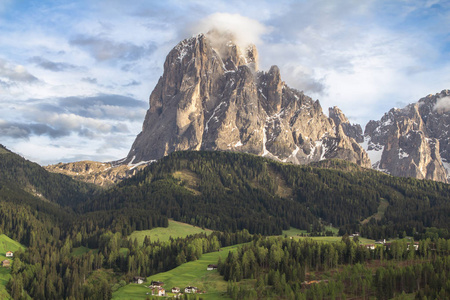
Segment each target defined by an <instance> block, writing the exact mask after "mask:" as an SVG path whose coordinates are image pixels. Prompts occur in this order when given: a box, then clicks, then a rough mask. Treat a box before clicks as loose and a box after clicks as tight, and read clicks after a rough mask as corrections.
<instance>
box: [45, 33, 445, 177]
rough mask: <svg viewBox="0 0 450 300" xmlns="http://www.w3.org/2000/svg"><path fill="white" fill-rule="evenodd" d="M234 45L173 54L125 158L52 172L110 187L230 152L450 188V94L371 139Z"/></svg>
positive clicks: (399, 115)
mask: <svg viewBox="0 0 450 300" xmlns="http://www.w3.org/2000/svg"><path fill="white" fill-rule="evenodd" d="M232 40H233V37H232V36H225V37H224V35H223V33H218V32H214V31H213V32H209V33H208V34H207V35H203V34H200V35H198V36H195V37H192V38H190V39H186V40H184V41H182V42H180V43H179V44H178V45H177V46H175V48H174V49H172V51H170V53H169V54H168V56H167V58H166V61H165V63H164V73H163V76H162V77H161V78H160V79H159V81H158V83H157V85H156V87H155V89H154V90H153V92H152V93H151V95H150V108H149V110H148V111H147V115H146V117H145V120H144V124H143V127H142V132H141V133H140V134H139V135H138V136H137V138H136V140H135V141H134V143H133V146H132V148H131V150H130V152H129V154H128V156H127V157H126V158H125V159H123V160H120V161H117V162H114V163H112V164H101V163H94V162H78V163H72V164H59V165H54V166H49V167H47V169H48V170H50V171H56V172H61V173H64V174H67V175H72V176H74V177H76V178H78V179H81V180H84V181H88V182H92V183H96V184H100V185H110V184H113V183H114V182H118V181H120V180H122V179H124V178H127V177H130V176H132V175H133V174H134V171H135V168H136V167H142V166H144V165H146V164H147V163H150V162H152V161H154V160H157V159H160V158H162V157H164V156H166V155H168V154H169V153H171V152H175V151H181V150H222V151H237V152H246V153H252V154H256V155H260V156H265V157H268V158H272V159H275V160H278V161H283V162H292V163H294V164H307V163H311V162H317V161H321V160H324V159H331V158H340V159H344V160H348V161H350V162H353V163H356V164H358V165H360V166H362V167H367V168H370V167H373V168H374V169H376V170H380V171H383V172H386V173H388V174H391V175H394V176H404V177H415V178H419V179H431V180H436V181H442V182H449V181H450V177H449V175H450V137H449V134H448V127H449V126H450V104H449V102H450V91H449V90H444V91H442V92H441V93H438V94H436V95H429V96H427V97H425V98H422V99H420V100H419V101H418V102H417V103H413V104H410V105H408V106H406V107H405V108H403V109H397V108H394V109H391V110H390V111H389V112H388V113H386V114H385V115H384V116H383V117H382V118H381V120H379V121H370V122H369V123H368V124H367V125H366V127H365V131H364V134H363V131H362V128H361V126H360V125H358V124H350V122H349V120H348V119H347V118H346V117H345V115H344V113H343V112H342V111H341V110H340V109H339V108H337V107H332V108H329V117H327V116H326V115H325V114H324V113H323V111H322V108H321V106H320V104H319V101H313V100H312V99H311V98H310V97H308V96H306V95H304V94H303V92H300V91H297V90H295V89H293V88H290V87H289V86H287V85H286V84H285V83H284V82H283V81H282V79H281V76H280V70H279V69H278V67H277V66H272V67H271V68H270V70H269V71H268V72H264V71H259V70H258V53H257V50H256V48H255V46H248V47H247V48H245V49H240V48H239V46H238V45H236V44H235V43H234V42H232ZM113 166H120V168H112V167H113Z"/></svg>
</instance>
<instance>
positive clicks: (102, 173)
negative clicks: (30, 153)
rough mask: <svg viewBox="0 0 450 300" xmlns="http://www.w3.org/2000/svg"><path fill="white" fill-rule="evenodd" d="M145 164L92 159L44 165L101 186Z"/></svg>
mask: <svg viewBox="0 0 450 300" xmlns="http://www.w3.org/2000/svg"><path fill="white" fill-rule="evenodd" d="M144 167H145V165H144V164H142V165H139V166H128V165H113V164H112V163H101V162H94V161H79V162H73V163H59V164H56V165H49V166H46V167H44V168H45V169H46V170H47V171H49V172H53V173H60V174H64V175H68V176H70V177H72V178H74V179H76V180H80V181H84V182H88V183H93V184H95V185H99V186H102V187H110V186H112V185H114V184H116V183H118V182H120V181H122V180H124V179H126V178H129V177H132V176H133V175H135V174H136V172H137V171H138V170H140V169H142V168H144Z"/></svg>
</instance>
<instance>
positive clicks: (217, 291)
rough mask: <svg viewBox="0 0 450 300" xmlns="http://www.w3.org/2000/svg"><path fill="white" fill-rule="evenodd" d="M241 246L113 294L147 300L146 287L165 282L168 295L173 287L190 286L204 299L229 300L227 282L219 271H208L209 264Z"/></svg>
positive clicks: (208, 255)
mask: <svg viewBox="0 0 450 300" xmlns="http://www.w3.org/2000/svg"><path fill="white" fill-rule="evenodd" d="M237 247H239V245H235V246H230V247H225V248H222V251H219V252H212V253H207V254H203V255H202V257H201V258H200V259H199V260H196V261H192V262H188V263H185V264H183V265H181V266H179V267H177V268H175V269H173V270H170V271H168V272H164V273H159V274H156V275H153V276H150V277H148V278H147V282H146V283H144V284H141V285H139V284H129V285H127V286H124V287H122V288H120V289H119V290H118V291H117V292H115V293H114V294H113V299H145V298H146V297H147V295H146V293H148V292H150V290H149V289H148V288H146V287H145V285H148V284H149V283H150V282H151V281H152V280H158V281H163V282H164V283H165V285H164V288H165V289H166V293H167V292H170V290H171V289H172V287H175V286H176V287H179V288H181V289H183V288H185V287H186V286H188V285H192V286H196V287H198V288H199V289H200V290H204V291H206V292H207V293H206V294H203V295H201V297H202V298H203V299H229V298H228V297H227V296H226V295H225V293H226V290H227V282H226V281H224V280H223V278H222V276H220V274H219V272H218V271H217V270H214V271H207V270H206V267H207V266H208V265H209V264H216V263H217V261H218V259H219V256H221V257H222V259H223V260H225V258H226V257H227V256H228V253H229V252H230V251H234V250H236V249H237Z"/></svg>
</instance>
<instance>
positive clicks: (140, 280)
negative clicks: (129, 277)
mask: <svg viewBox="0 0 450 300" xmlns="http://www.w3.org/2000/svg"><path fill="white" fill-rule="evenodd" d="M144 282H145V278H144V277H139V276H134V277H133V283H137V284H143V283H144Z"/></svg>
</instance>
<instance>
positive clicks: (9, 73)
mask: <svg viewBox="0 0 450 300" xmlns="http://www.w3.org/2000/svg"><path fill="white" fill-rule="evenodd" d="M0 79H3V82H5V83H7V84H9V83H14V82H25V83H32V82H36V81H38V79H37V78H36V77H35V76H33V75H32V74H30V73H29V72H28V71H27V70H26V68H25V67H24V66H22V65H15V64H13V63H11V62H8V61H6V60H4V59H1V58H0Z"/></svg>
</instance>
